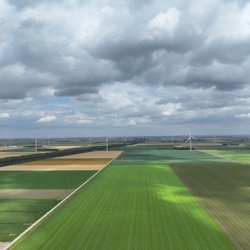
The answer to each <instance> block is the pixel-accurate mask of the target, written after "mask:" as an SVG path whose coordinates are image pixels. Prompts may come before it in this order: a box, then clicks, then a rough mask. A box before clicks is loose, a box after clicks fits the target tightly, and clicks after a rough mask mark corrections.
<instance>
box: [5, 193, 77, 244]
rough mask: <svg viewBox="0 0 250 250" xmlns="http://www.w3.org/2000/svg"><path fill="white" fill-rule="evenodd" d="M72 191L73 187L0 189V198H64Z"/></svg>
mask: <svg viewBox="0 0 250 250" xmlns="http://www.w3.org/2000/svg"><path fill="white" fill-rule="evenodd" d="M72 191H73V189H0V199H26V198H27V199H63V198H65V197H66V196H67V195H69V194H70V193H71V192H72ZM0 249H1V248H0Z"/></svg>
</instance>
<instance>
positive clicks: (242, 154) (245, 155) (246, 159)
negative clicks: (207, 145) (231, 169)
mask: <svg viewBox="0 0 250 250" xmlns="http://www.w3.org/2000/svg"><path fill="white" fill-rule="evenodd" d="M203 152H206V153H209V154H212V155H215V156H218V157H221V158H224V159H226V160H231V161H235V162H240V163H247V164H250V154H249V150H244V149H242V150H234V151H233V150H203Z"/></svg>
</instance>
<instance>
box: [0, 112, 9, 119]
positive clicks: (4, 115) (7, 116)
mask: <svg viewBox="0 0 250 250" xmlns="http://www.w3.org/2000/svg"><path fill="white" fill-rule="evenodd" d="M9 117H10V115H9V114H8V113H0V119H4V118H9Z"/></svg>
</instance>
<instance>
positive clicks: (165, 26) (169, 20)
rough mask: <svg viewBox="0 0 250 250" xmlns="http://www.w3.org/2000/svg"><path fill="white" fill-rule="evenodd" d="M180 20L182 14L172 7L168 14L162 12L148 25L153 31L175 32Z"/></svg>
mask: <svg viewBox="0 0 250 250" xmlns="http://www.w3.org/2000/svg"><path fill="white" fill-rule="evenodd" d="M179 19H180V12H179V10H178V9H177V8H175V7H172V8H170V9H169V10H167V11H166V12H160V13H159V14H158V15H156V16H155V17H154V18H153V19H152V20H151V21H150V22H149V24H148V27H149V28H151V29H156V30H161V31H166V32H170V33H171V32H173V31H174V30H175V29H176V27H177V25H178V23H179Z"/></svg>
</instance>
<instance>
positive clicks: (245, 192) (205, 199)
mask: <svg viewBox="0 0 250 250" xmlns="http://www.w3.org/2000/svg"><path fill="white" fill-rule="evenodd" d="M171 167H172V169H173V171H174V172H175V173H176V175H177V176H178V177H179V178H180V179H181V180H182V181H183V183H185V185H186V186H187V187H188V188H189V189H190V191H191V192H192V193H193V194H194V195H195V196H196V197H198V198H199V200H200V202H201V203H202V204H203V206H205V207H206V209H207V210H208V211H209V212H210V214H212V216H213V217H215V218H216V219H217V221H218V222H219V224H221V225H222V226H223V228H225V230H226V231H227V232H228V233H229V235H230V237H231V238H232V239H233V240H234V242H236V244H237V245H238V246H239V249H250V244H249V240H248V237H249V233H250V218H249V214H250V166H249V165H245V164H240V163H232V162H231V163H229V162H228V163H221V162H217V163H211V162H207V163H202V164H198V163H192V164H191V163H186V164H171ZM179 194H180V195H182V194H183V193H182V192H179Z"/></svg>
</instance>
